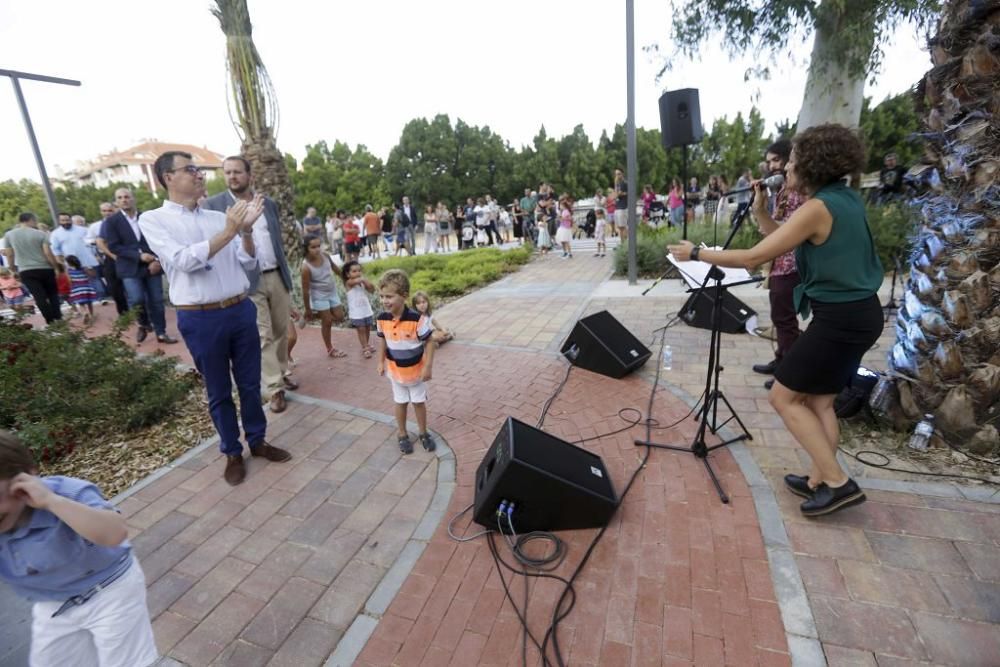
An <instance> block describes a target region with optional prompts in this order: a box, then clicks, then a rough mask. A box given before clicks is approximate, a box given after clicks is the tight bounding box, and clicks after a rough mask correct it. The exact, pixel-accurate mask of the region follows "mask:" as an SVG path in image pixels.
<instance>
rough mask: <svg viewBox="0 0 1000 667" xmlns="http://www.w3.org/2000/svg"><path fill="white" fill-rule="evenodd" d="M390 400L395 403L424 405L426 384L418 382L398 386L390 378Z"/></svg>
mask: <svg viewBox="0 0 1000 667" xmlns="http://www.w3.org/2000/svg"><path fill="white" fill-rule="evenodd" d="M389 382H391V383H392V400H393V401H394V402H396V403H426V402H427V383H426V382H423V381H420V382H418V383H416V384H399V383H398V382H396V381H395V380H393V379H392V378H389Z"/></svg>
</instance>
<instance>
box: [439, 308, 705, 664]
mask: <svg viewBox="0 0 1000 667" xmlns="http://www.w3.org/2000/svg"><path fill="white" fill-rule="evenodd" d="M678 321H679V316H675V317H674V318H673V319H671V320H670V321H669V322H668V323H667V324H666V326H664V327H662V329H661V334H660V346H659V347H660V349H659V354H658V355H657V356H658V359H657V366H656V375H655V378H654V381H653V386H652V388H651V389H650V392H649V401H648V404H647V408H646V414H647V415H648V416H647V417H646V419H645V420H644V419H643V415H642V412H641V411H640V410H638V409H637V408H622V409H621V410H619V411H618V417H619V418H620V419H622V420H623V421H625V422H626V424H627V425H626V426H624V427H622V428H619V429H615V430H613V431H609V432H607V433H601V434H598V435H596V436H592V437H590V438H583V439H580V440H577V441H575V442H574V443H573V444H582V443H585V442H590V441H593V440H599V439H601V438H605V437H609V436H613V435H617V434H619V433H624V432H625V431H628V430H630V429H632V428H634V427H635V426H637V425H639V424H640V423H643V422H645V425H646V440H650V439H651V437H652V431H653V430H663V429H670V428H674V427H675V426H677V425H678V424H680V423H681V422H683V421H684V420H685V419H687V418H689V417H690V416H691V415H692V414H694V412H695V411H696V410H697V409H698V407H699V406H700V405H701V401H702V400H703V399H704V398H705V395H704V393H702V395H701V396H700V397H699V398H698V400H697V401H695V404H694V405H693V406H692V407H691V409H690V410H689V411H688V412H687V414H685V415H684V416H683V417H681V418H680V419H678V420H676V421H675V422H673V423H671V424H668V425H664V426H661V425H660V424H659V422H657V421H656V420H655V419H653V417H652V412H653V404H654V402H655V400H656V390H657V388H658V387H659V383H660V370H661V367H662V364H661V363H660V362H659V358H661V357H662V356H663V348H664V345H665V344H666V334H667V329H669V328H670V327H672V326H673V325H674V324H675V323H677V322H678ZM572 369H573V366H572V364H570V365H568V366H567V369H566V375H565V376H563V379H562V381H561V382H560V383H559V385H558V386H557V387H556V389H555V391H554V392H553V393H552V395H551V396H550V397H549V398H548V400H546V401H545V403H544V404H543V407H542V413H541V415H540V416H539V419H538V424H537V428H541V427H542V425H543V424H544V423H545V417H546V415H547V414H548V411H549V408H550V407H551V406H552V404H553V403H554V402H555V399H556V398H557V397H558V396H559V394H560V393H561V392H562V390H563V388H564V387H565V386H566V382H567V381H568V380H569V374H570V372H571V371H572ZM629 412H633V413H635V415H636V418H635V419H630V418H628V417H626V416H625V415H626V413H629ZM651 452H652V449H651V448H650V447H648V446H647V447H646V453H645V455H644V456H643V458H642V460H641V461H640V462H639V465H638V466H637V467H636V469H635V470H634V471H633V472H632V475H631V476H630V477H629V480H628V483H627V484H626V485H625V488H624V489H623V490H622V493H621V495H620V496H619V507H621V504H622V503H624V502H625V498H626V496H627V495H628V493H629V491H630V490H631V488H632V486H633V484H634V483H635V480H636V479H637V478H638V476H639V473H640V472H641V471H642V470H643V468H645V466H646V463H647V462H648V460H649V457H650V454H651ZM470 508H471V505H470V507H467V508H465V509H464V510H462V512H460V513H459V514H457V515H455V516H454V517H453V518H452V519H451V521H449V523H448V534H449V536H451V537H452V539H455V540H458V541H469V540H472V539H475V538H477V537H479V536H481V535H486V540H487V544H488V545H489V549H490V555H491V556H492V557H493V562H494V565H495V566H496V568H497V574H498V575H499V576H500V582H501V584H502V586H503V589H504V595H505V596H506V598H507V600H508V602H510V604H511V606H512V607H513V608H514V612H515V613H516V614H517V618H518V620H519V622H520V623H521V627H522V649H521V650H522V661H523V662H524V664H527V640H528V639H529V638H530V639H531V642H532V644H534V646H535V647H536V648H537V649H538V650H539V653H540V654H541V657H542V664H543V665H544V666H545V667H551V665H552V664H553V663H552V661H551V660H550V659H549V657H548V655H547V652H548V645H549V641H550V640H551V641H552V647H553V651H554V652H555V660H556V664H557V665H559V667H564V665H565V662H564V661H563V657H562V653H561V650H560V647H559V636H558V632H559V624H560V623H561V622H562V621H563V620H564V619H565V618H566V617H567V616H569V614H570V613H571V612H572V610H573V608H574V607H575V606H576V600H577V594H576V589H575V588H574V587H573V582H574V581H575V580H576V579H577V577H578V576H579V575H580V573H581V572H582V571H583V568H584V567H585V566H586V564H587V562H588V561H589V560H590V557H591V555H592V554H593V552H594V549H595V548H596V547H597V544H598V543H599V542H600V540H601V538H602V537H603V536H604V532H605V531H606V530H607V527H608V525H609V524H610V520H609V522H608V523H606V524H605V525H604V526H602V527H601V529H600V530H599V531H598V532H597V534H596V535H595V536H594V538H593V540H591V542H590V545H589V546H588V547H587V550H586V552H584V555H583V559H582V560H581V561H580V563H579V564H578V565H577V567H576V569H575V570H574V571H573V574H572V575H571V576H570V578H569V579H565V578H563V577H560V576H558V575H554V574H549V572H550V571H552V570H554V569H556V568H557V567H559V565H560V564H561V562H562V561H563V559H564V558H565V556H566V547H565V543H564V542H563V541H562V540H561V539H560V538H559V537H558V536H556V535H554V534H553V533H551V532H545V531H534V532H532V533H527V534H525V535H520V536H519V535H517V534H516V533H515V531H514V525H513V521H512V520H511V517H510V515H509V514H508V515H507V519H508V525H509V526H510V531H511V534H512V535H514V537H515V540H514V541H513V542H511V541H510V540H508V545H509V546H510V548H511V552H512V554H513V555H514V558H515V559H516V560H517V561H518V562H519V563H520V564H521V565H522V568H521V569H517V568H515V567H513V566H512V565H510V564H509V563H507V561H505V560H504V559H503V557H502V556H501V555H500V554H499V552H498V550H497V547H496V542H495V538H494V533H495V532H496V531H494V530H486V531H482V532H480V533H477V534H475V535H472V536H468V537H465V536H463V537H458V536H456V535H454V534H453V532H452V530H451V528H452V525H453V523H454V521H455V520H457V519H458V518H459V517H460V516H461V515H462V514H464V513H465V512H467V511H469V509H470ZM499 518H500V514H499V513H498V519H499ZM498 527H500V528H501V533H502V532H503V531H502V522H501V521H500V520H498ZM505 539H506V538H505ZM537 540H549V541H551V542H552V544H553V549H552V551H551V552H550V553H549V554H547V555H546V556H544V557H541V558H533V557H531V556H528V555H527V554H526V553H525V551H524V547H525V546H526V545H527V544H529V543H531V542H533V541H537ZM529 567H530V568H533V569H534V570H536V571H535V572H532V571H529V569H528V568H529ZM504 568H506V569H507V570H509V571H510V572H512V573H514V574H519V575H521V576H523V577H525V604H524V608H523V611H522V609H521V608H520V607H518V605H517V603H516V602H515V601H514V597H513V595H512V594H511V592H510V588H509V586H508V585H507V579H506V577H505V576H504V574H503V569H504ZM527 577H537V578H544V579H555V580H557V581H559V582H561V583H562V584H563V591H562V593H561V594H560V596H559V599H558V601H557V603H556V607H555V609H554V610H553V614H552V621H551V623H550V624H549V627H548V628H547V629H546V632H545V636H544V639H543V641H542V643H541V644H539V642H538V639H537V638H536V637H535V636H534V634H533V633H532V632H531V630H530V628H529V627H528V618H527V608H528V599H529V590H528V580H527ZM564 604H566V605H567V606H566V607H565V609H563V605H564Z"/></svg>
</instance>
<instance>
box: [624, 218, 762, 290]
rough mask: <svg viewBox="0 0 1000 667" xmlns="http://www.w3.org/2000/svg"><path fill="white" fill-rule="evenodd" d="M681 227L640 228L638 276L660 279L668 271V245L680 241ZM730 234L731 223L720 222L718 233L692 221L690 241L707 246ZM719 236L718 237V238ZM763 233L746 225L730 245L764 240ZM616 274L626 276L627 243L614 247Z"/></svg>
mask: <svg viewBox="0 0 1000 667" xmlns="http://www.w3.org/2000/svg"><path fill="white" fill-rule="evenodd" d="M681 232H682V230H681V228H680V227H674V228H669V227H660V228H659V229H653V228H652V227H649V226H648V225H640V227H639V243H638V245H637V246H636V256H637V259H638V266H639V276H640V277H643V278H659V277H660V276H662V275H663V274H664V273H666V271H667V268H668V267H670V266H671V264H670V262H668V261H667V246H668V245H670V244H671V243H677V242H678V241H680V240H681ZM728 235H729V225H724V224H721V223H720V224H719V228H718V236H717V237H716V230H715V228H714V227H713V226H712V225H708V224H690V225H688V236H687V238H688V240H689V241H691V242H692V243H694V244H695V245H697V244H699V243H705V244H707V245H715V244H718V245H721V244H722V243H723V242H724V241H725V240H726V237H727V236H728ZM716 238H718V240H717V241H716ZM761 238H762V237H761V235H760V232H758V231H757V228H756V227H755V226H753V225H747V224H744V225H743V226H742V227H740V231H739V233H738V234H737V235H736V238H734V239H733V243H732V245H731V246H730V247H731V248H749V247H751V246H753V245H754V244H755V243H757V241H759V240H760V239H761ZM614 259H615V274H616V275H619V276H624V275H626V274H627V273H628V247H627V246H626V245H625V244H622V245H620V246H618V248H616V249H615V255H614Z"/></svg>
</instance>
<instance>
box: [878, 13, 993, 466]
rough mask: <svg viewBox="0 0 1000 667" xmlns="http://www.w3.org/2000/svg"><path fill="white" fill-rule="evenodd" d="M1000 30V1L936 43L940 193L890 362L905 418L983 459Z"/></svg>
mask: <svg viewBox="0 0 1000 667" xmlns="http://www.w3.org/2000/svg"><path fill="white" fill-rule="evenodd" d="M998 23H1000V1H998V0H984V1H982V2H965V1H953V2H950V3H949V4H948V7H947V9H946V10H945V13H944V16H943V18H942V19H941V22H940V24H939V27H938V34H937V36H936V37H934V38H933V39H932V40H931V60H932V64H933V66H932V69H931V70H930V71H929V72H928V73H927V75H926V76H925V77H924V80H923V81H922V82H921V84H920V87H919V89H918V93H919V98H918V99H919V100H920V102H921V106H922V110H923V111H924V112H925V116H924V121H925V124H926V130H927V132H926V134H925V137H926V139H927V145H926V150H925V152H924V155H925V159H926V160H928V161H929V162H931V163H932V164H933V166H934V167H936V168H937V170H938V172H939V173H940V176H941V181H942V189H941V191H940V192H939V193H937V194H935V195H933V196H931V197H929V198H928V199H927V200H926V201H925V202H924V205H923V206H922V209H921V210H922V215H923V220H922V223H923V224H922V226H921V228H920V230H919V232H918V234H917V238H916V243H915V246H914V249H913V251H912V254H911V260H912V261H911V264H910V275H909V279H908V280H907V282H906V287H905V291H904V296H903V305H902V306H901V307H900V309H899V313H898V317H897V319H896V333H897V340H896V344H895V346H894V347H893V349H892V352H891V354H890V360H889V361H890V366H891V368H892V369H893V371H895V373H896V375H897V377H898V378H899V380H898V381H897V382H896V386H897V388H898V395H899V399H900V403H899V404H900V406H901V407H902V412H903V414H904V415H905V417H907V418H908V419H910V420H915V419H918V418H920V416H921V415H923V414H925V413H932V414H934V415H936V416H937V424H938V426H939V427H940V428H941V430H942V431H943V432H944V433H945V434H946V436H949V439H950V440H951V441H952V442H957V443H958V442H960V443H963V444H964V445H966V446H968V447H969V448H970V449H972V450H973V451H974V452H975V453H979V454H984V453H994V452H996V451H997V449H998V447H1000V437H998V435H997V429H996V428H995V427H994V425H993V424H991V423H990V422H991V421H993V420H995V418H996V411H997V409H998V408H1000V352H998V350H1000V305H998V300H997V293H998V290H1000V160H998V158H997V156H998V155H1000V143H998V138H1000V115H998V114H997V97H996V82H997V78H998V75H1000V45H998V41H997V37H996V25H997V24H998ZM911 423H912V422H911Z"/></svg>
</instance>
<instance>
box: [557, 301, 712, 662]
mask: <svg viewBox="0 0 1000 667" xmlns="http://www.w3.org/2000/svg"><path fill="white" fill-rule="evenodd" d="M674 319H675V320H676V319H677V318H674ZM670 324H671V323H668V325H667V326H665V327H663V329H662V331H661V334H660V351H659V356H660V357H662V356H663V346H664V345H665V344H666V339H667V329H668V328H670ZM661 367H662V364H661V363H659V359H657V364H656V375H655V377H654V380H653V387H652V389H650V392H649V402H648V404H647V406H646V440H647V441H649V440H650V438H651V437H652V418H653V402H654V401H655V399H656V389H657V387H658V386H659V384H660V369H661ZM699 400H700V399H699ZM693 411H694V409H693V408H692V410H691V412H693ZM678 423H679V422H678ZM652 451H653V450H652V448H651V447H649V446H648V445H647V446H646V453H645V454H644V455H643V457H642V460H641V461H640V462H639V465H638V466H637V467H636V469H635V470H634V471H633V472H632V476H631V477H629V480H628V483H627V484H626V485H625V488H624V489H623V490H622V493H621V496H619V499H618V507H619V508H620V507H621V506H622V504H624V502H625V498H626V496H628V493H629V491H630V490H631V489H632V485H633V484H634V483H635V480H636V479H637V478H638V477H639V473H640V472H641V471H642V469H643V468H645V467H646V463H647V462H648V461H649V456H650V454H651V452H652ZM616 513H617V511H616ZM612 518H613V517H612ZM610 523H611V521H610V520H609V521H608V523H606V524H604V525H603V526H601V529H600V530H599V531H597V534H596V535H595V536H594V539H593V540H591V542H590V546H589V547H587V551H586V552H585V553H584V554H583V558H582V559H581V561H580V563H579V564H578V565H577V566H576V569H575V570H574V571H573V574H572V575H571V576H570V578H569V581H567V582H566V584H565V586H564V587H563V592H562V594H561V595H560V596H559V599H558V601H557V602H556V606H555V609H554V610H553V612H552V622H551V623H550V624H549V628H548V630H546V632H545V638H544V640H543V641H542V662H543V663H544V664H546V665H548V664H550V663H549V661H548V658H547V657H546V649H547V647H548V644H549V640H550V639H551V640H552V649H553V651H554V653H555V658H556V663H557V664H558V665H559V667H564V665H565V663H564V662H563V659H562V653H561V651H560V649H559V623H561V622H562V620H563V619H565V618H566V617H567V616H568V615H569V614H570V612H571V611H573V607H574V606H575V605H576V590H575V589H574V588H573V582H574V581H576V578H577V577H578V576H580V573H581V572H582V571H583V568H584V567H585V566H586V564H587V562H588V561H589V560H590V556H591V554H593V552H594V549H595V548H596V547H597V544H598V542H600V541H601V538H602V537H604V533H605V531H606V530H607V529H608V526H609V525H610ZM570 594H572V596H573V597H572V599H571V600H570V602H569V604H568V606H567V607H566V610H565V611H562V612H561V611H560V610H561V609H562V607H563V604H564V602H565V601H566V599H567V596H568V595H570Z"/></svg>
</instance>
